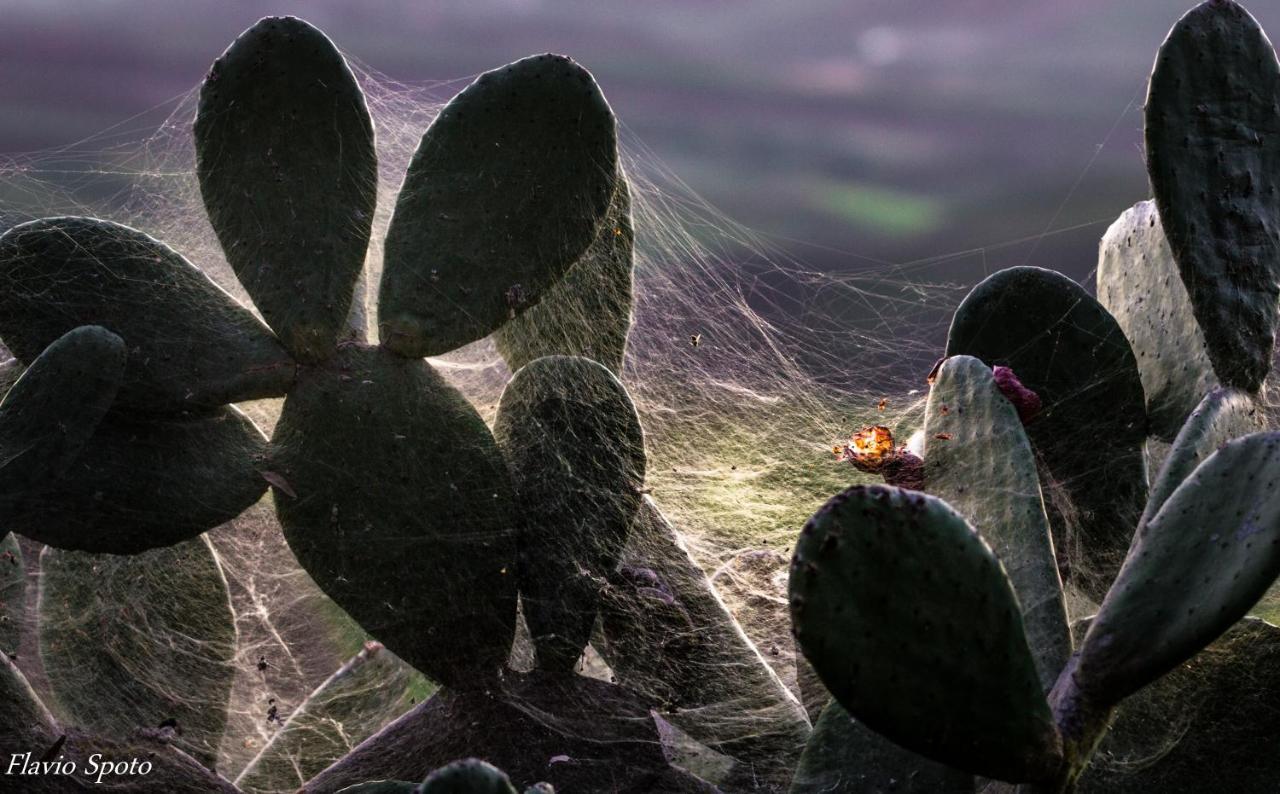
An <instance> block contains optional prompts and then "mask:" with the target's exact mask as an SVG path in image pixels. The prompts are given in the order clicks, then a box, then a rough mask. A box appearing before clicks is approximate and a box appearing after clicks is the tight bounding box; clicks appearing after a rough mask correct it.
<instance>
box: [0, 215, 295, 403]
mask: <svg viewBox="0 0 1280 794" xmlns="http://www.w3.org/2000/svg"><path fill="white" fill-rule="evenodd" d="M0 280H3V282H4V285H5V288H4V289H3V290H0V338H3V339H4V343H5V344H6V345H7V346H8V347H9V349H10V350H12V351H13V354H14V355H15V356H17V357H18V358H19V359H21V360H22V362H23V363H24V364H27V365H30V364H31V362H32V361H34V360H35V358H36V356H38V355H39V354H40V353H41V352H42V351H43V350H44V349H45V348H46V347H48V346H49V345H50V344H52V343H53V341H54V340H55V339H57V338H58V337H60V336H62V335H63V334H65V333H66V332H68V331H70V330H71V329H73V328H75V327H77V326H81V325H100V326H102V327H103V328H106V329H107V330H109V331H112V332H113V333H115V334H118V335H119V336H120V338H122V339H123V340H124V342H125V346H126V347H127V348H128V351H129V361H128V364H127V365H126V366H125V374H124V382H123V385H122V386H121V388H120V395H119V400H120V401H121V402H122V403H124V404H125V405H128V406H130V407H134V408H141V409H144V410H156V411H165V412H171V411H174V410H177V409H191V408H201V407H204V408H209V407H216V406H219V405H225V404H226V403H233V402H241V401H244V400H251V399H256V398H259V397H279V396H281V395H283V394H284V393H285V391H286V390H287V389H288V387H289V384H290V383H291V382H292V380H293V375H294V368H295V367H294V364H293V361H292V359H290V358H289V356H288V354H287V353H286V352H285V350H284V348H283V347H281V345H280V342H279V341H278V340H277V339H276V338H275V337H274V336H273V335H272V334H271V332H270V331H268V330H267V328H266V327H265V326H264V325H263V324H262V323H260V322H258V320H257V318H255V317H254V316H253V315H252V314H251V313H250V312H249V311H248V310H247V309H245V308H244V307H243V306H241V305H240V304H238V303H236V301H235V300H234V299H233V298H232V297H231V296H230V295H228V294H227V293H226V292H224V291H223V290H222V289H220V288H219V287H218V286H217V285H216V284H214V283H213V282H212V281H210V280H209V278H208V277H207V276H205V274H204V273H201V272H200V271H199V270H197V269H196V268H195V267H193V266H192V265H191V263H190V262H188V261H187V260H185V259H183V258H182V257H181V256H180V255H179V254H177V253H176V252H175V251H173V250H172V249H171V248H169V247H168V246H166V245H164V244H163V243H161V242H159V241H157V240H154V239H152V238H151V237H148V236H147V235H145V234H143V233H142V232H139V231H137V230H135V229H130V228H129V227H127V226H121V225H119V224H115V223H109V222H107V221H101V220H97V219H95V218H45V219H43V220H38V221H31V222H30V223H24V224H21V225H19V226H15V227H13V228H12V229H10V230H9V231H7V232H5V233H4V235H3V236H0Z"/></svg>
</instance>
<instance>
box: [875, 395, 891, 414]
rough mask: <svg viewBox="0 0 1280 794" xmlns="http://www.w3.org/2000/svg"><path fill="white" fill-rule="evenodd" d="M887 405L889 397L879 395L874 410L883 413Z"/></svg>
mask: <svg viewBox="0 0 1280 794" xmlns="http://www.w3.org/2000/svg"><path fill="white" fill-rule="evenodd" d="M888 407H889V398H888V397H881V398H880V402H879V403H878V404H877V405H876V410H877V411H879V412H880V413H884V409H886V408H888Z"/></svg>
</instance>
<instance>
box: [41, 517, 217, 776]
mask: <svg viewBox="0 0 1280 794" xmlns="http://www.w3.org/2000/svg"><path fill="white" fill-rule="evenodd" d="M39 612H40V658H41V660H42V661H43V663H44V669H45V673H46V675H47V678H48V681H49V687H50V689H51V690H52V692H53V695H54V701H53V702H54V703H56V706H55V708H56V710H58V711H59V713H60V714H61V715H63V716H65V718H66V720H65V721H67V722H69V723H70V724H73V725H76V726H78V727H80V728H82V729H85V730H88V731H91V732H93V733H97V734H101V735H103V736H109V737H119V736H127V735H129V734H130V733H132V732H133V731H135V730H138V729H143V728H146V729H158V728H159V726H160V725H161V723H163V722H165V721H166V720H170V719H172V720H176V722H177V730H175V735H174V737H173V743H174V744H176V745H177V746H178V747H181V748H182V749H183V750H185V751H186V752H188V753H190V754H191V755H192V756H193V757H195V758H198V759H199V760H200V761H201V762H202V763H205V764H206V765H210V764H212V763H213V761H214V760H215V759H216V758H217V755H218V743H219V742H220V741H221V739H222V731H223V727H224V725H225V723H226V708H227V698H228V697H229V695H230V692H231V682H232V678H233V676H234V672H235V671H234V669H233V668H232V664H231V663H232V660H233V659H234V658H235V642H236V628H235V620H234V618H233V616H232V612H231V601H230V598H229V597H228V595H227V583H226V580H225V579H224V578H223V575H222V570H221V568H219V566H218V563H217V561H216V559H215V558H214V554H213V551H212V549H211V548H210V546H209V544H208V542H207V541H206V540H205V539H204V538H195V539H193V540H189V541H187V542H185V543H181V544H178V545H176V546H172V547H170V548H166V549H158V550H155V551H150V552H147V553H145V554H139V555H136V556H117V555H113V554H84V553H80V552H68V551H59V550H57V549H52V548H50V549H46V550H45V551H44V553H43V554H42V555H41V557H40V597H39Z"/></svg>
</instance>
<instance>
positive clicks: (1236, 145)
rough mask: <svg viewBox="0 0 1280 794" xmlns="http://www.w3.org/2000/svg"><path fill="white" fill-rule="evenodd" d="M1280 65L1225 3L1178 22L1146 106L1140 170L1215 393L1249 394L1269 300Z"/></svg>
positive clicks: (1279, 250)
mask: <svg viewBox="0 0 1280 794" xmlns="http://www.w3.org/2000/svg"><path fill="white" fill-rule="evenodd" d="M1278 102H1280V63H1277V61H1276V52H1275V49H1274V48H1273V47H1272V46H1271V42H1270V41H1268V40H1267V37H1266V34H1264V33H1263V32H1262V29H1261V28H1260V27H1259V26H1258V23H1257V21H1256V20H1254V18H1253V17H1252V16H1250V15H1249V12H1248V11H1246V10H1244V9H1243V8H1241V7H1240V5H1238V4H1237V3H1235V2H1233V1H1232V0H1209V1H1208V2H1204V3H1201V4H1200V5H1198V6H1196V7H1195V8H1194V9H1192V10H1191V11H1189V12H1187V14H1186V16H1184V17H1183V18H1182V19H1180V20H1178V23H1177V24H1176V25H1174V26H1173V29H1172V30H1171V31H1170V32H1169V36H1168V38H1167V39H1166V40H1165V42H1164V44H1163V45H1162V46H1161V47H1160V53H1159V55H1157V56H1156V63H1155V68H1154V70H1153V71H1152V73H1151V84H1150V87H1149V89H1148V91H1147V102H1146V119H1145V120H1146V152H1147V171H1148V173H1149V174H1150V176H1151V189H1152V192H1153V193H1154V194H1155V203H1156V206H1157V208H1158V209H1159V212H1160V219H1161V221H1162V222H1163V224H1164V232H1165V235H1166V236H1167V237H1168V240H1169V247H1170V249H1171V250H1172V252H1173V256H1174V259H1175V261H1176V262H1177V264H1178V271H1179V273H1180V274H1181V276H1182V282H1183V284H1185V286H1186V291H1187V294H1188V295H1189V296H1190V300H1191V307H1192V310H1193V312H1194V314H1195V317H1196V320H1197V322H1198V323H1199V325H1200V328H1201V329H1202V330H1203V332H1204V339H1205V343H1206V346H1207V349H1208V355H1209V358H1210V360H1211V361H1212V362H1213V369H1214V372H1215V374H1216V375H1217V377H1218V379H1219V381H1220V382H1221V383H1222V384H1223V385H1224V386H1233V387H1236V388H1240V389H1243V390H1244V391H1247V392H1256V391H1257V390H1258V389H1259V388H1260V387H1261V385H1262V381H1263V379H1264V378H1265V377H1266V374H1267V372H1268V371H1269V370H1270V368H1271V357H1272V352H1273V350H1274V348H1275V328H1276V322H1277V299H1278V298H1280V245H1277V237H1276V235H1277V231H1276V219H1277V218H1280V190H1277V187H1278V186H1277V181H1278V180H1280V110H1278V109H1277V103H1278Z"/></svg>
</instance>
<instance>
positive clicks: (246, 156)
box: [195, 17, 378, 361]
mask: <svg viewBox="0 0 1280 794" xmlns="http://www.w3.org/2000/svg"><path fill="white" fill-rule="evenodd" d="M195 139H196V172H197V174H198V175H199V178H200V192H201V195H202V196H203V197H204V203H205V207H206V208H207V209H208V212H209V220H210V221H211V222H212V224H213V228H214V231H216V232H217V234H218V240H219V241H220V242H221V243H222V250H223V251H224V252H225V253H226V255H227V261H228V262H230V264H231V267H232V269H233V270H235V273H236V275H237V276H238V277H239V279H240V282H241V283H242V284H243V285H244V288H245V289H246V290H247V291H248V293H249V295H250V296H252V297H253V301H254V303H255V304H257V306H258V308H259V309H261V310H262V315H263V317H264V318H266V321H267V324H268V325H270V326H271V327H272V328H273V329H275V331H276V333H277V334H279V335H280V338H281V339H282V340H283V341H284V344H285V346H286V347H287V348H288V349H289V350H290V351H292V352H293V354H294V355H295V356H297V357H298V358H299V359H301V360H304V361H315V360H318V359H320V358H324V357H327V356H328V355H330V354H331V353H332V352H333V349H334V344H335V342H336V341H337V338H338V334H339V332H340V330H341V329H342V327H343V325H344V323H345V321H346V318H347V311H348V308H349V307H350V305H351V298H352V290H353V288H354V286H355V283H356V278H357V276H358V274H359V273H360V270H361V268H363V266H364V255H365V248H366V246H367V245H368V242H369V231H370V228H371V226H372V224H373V211H374V204H375V201H376V198H377V182H378V164H377V155H376V154H375V153H374V147H373V123H372V122H371V121H370V119H369V111H368V109H367V108H366V107H365V103H364V95H363V94H362V93H361V91H360V87H359V86H358V85H357V84H356V80H355V77H354V76H353V75H352V74H351V70H350V69H349V68H347V63H346V61H345V60H343V57H342V54H341V53H339V52H338V50H337V49H336V48H335V47H334V46H333V43H332V42H330V41H329V39H328V38H326V37H325V35H324V34H323V33H321V32H320V31H319V30H316V29H315V28H314V27H312V26H311V25H309V24H307V23H306V22H303V21H302V20H300V19H295V18H293V17H267V18H265V19H262V20H260V21H259V22H257V23H256V24H254V26H253V27H251V28H249V29H248V30H246V31H245V32H244V33H242V34H241V35H240V37H239V38H237V39H236V40H235V43H233V44H232V45H231V46H230V47H229V48H228V49H227V51H226V52H225V53H223V54H222V57H220V58H218V60H217V61H215V62H214V64H213V68H211V69H210V70H209V75H208V76H207V77H206V78H205V81H204V86H203V87H202V88H201V90H200V109H199V113H198V115H197V116H196V122H195Z"/></svg>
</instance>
